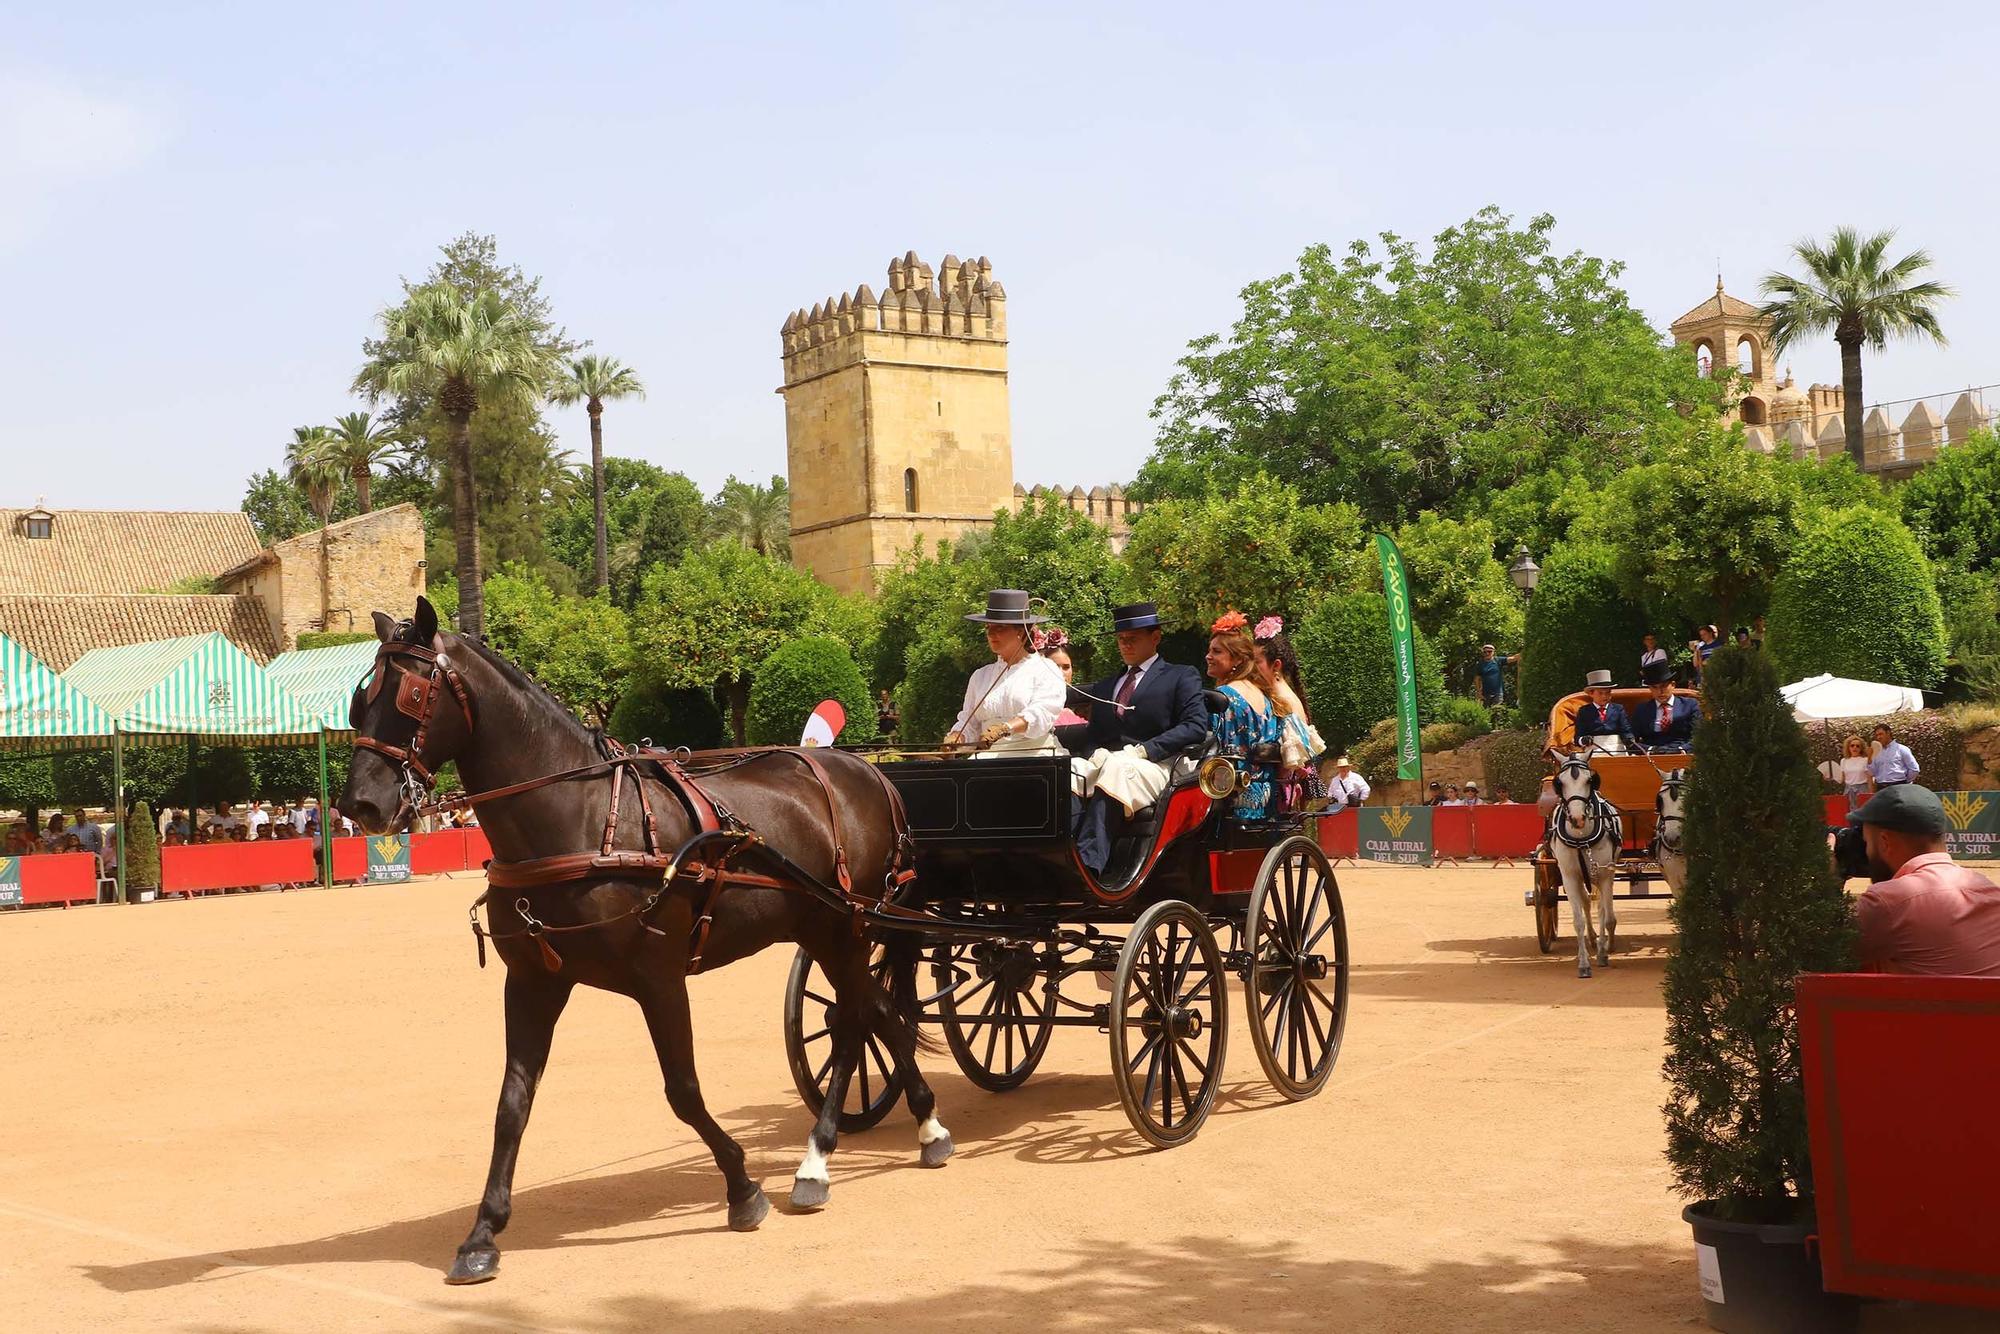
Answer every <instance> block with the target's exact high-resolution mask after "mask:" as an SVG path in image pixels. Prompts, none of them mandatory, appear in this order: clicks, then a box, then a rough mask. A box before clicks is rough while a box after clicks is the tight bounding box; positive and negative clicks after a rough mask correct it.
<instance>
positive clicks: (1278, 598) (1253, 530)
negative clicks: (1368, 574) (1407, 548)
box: [1125, 472, 1366, 629]
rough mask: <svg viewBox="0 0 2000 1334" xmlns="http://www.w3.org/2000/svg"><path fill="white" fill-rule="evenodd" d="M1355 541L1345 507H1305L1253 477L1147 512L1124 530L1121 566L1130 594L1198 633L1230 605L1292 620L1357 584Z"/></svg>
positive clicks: (1358, 543)
mask: <svg viewBox="0 0 2000 1334" xmlns="http://www.w3.org/2000/svg"><path fill="white" fill-rule="evenodd" d="M1362 539H1363V531H1362V527H1361V516H1360V514H1359V513H1358V512H1357V511H1356V509H1355V507H1354V506H1353V505H1351V504H1347V503H1344V502H1343V503H1338V504H1331V505H1309V504H1307V503H1305V502H1304V500H1303V499H1302V498H1301V497H1300V494H1299V491H1298V489H1297V488H1296V487H1294V486H1292V485H1291V484H1290V483H1288V482H1281V481H1278V480H1277V479H1275V478H1274V477H1272V476H1271V475H1270V474H1268V473H1263V472H1259V473H1255V474H1253V475H1251V476H1250V477H1248V478H1246V479H1245V480H1244V481H1243V482H1242V484H1241V485H1240V486H1237V487H1235V488H1233V489H1232V490H1230V491H1228V492H1227V493H1225V492H1222V491H1217V492H1216V493H1214V494H1212V495H1208V496H1205V497H1202V498H1200V499H1195V500H1164V501H1160V502H1159V503H1157V504H1154V505H1152V506H1150V507H1149V508H1147V509H1146V510H1145V512H1143V513H1142V514H1140V516H1139V517H1138V519H1137V520H1135V521H1134V522H1133V524H1132V536H1131V540H1130V541H1129V542H1127V543H1126V546H1125V564H1126V568H1127V570H1128V571H1129V572H1130V581H1129V582H1130V590H1131V592H1132V593H1133V594H1134V596H1137V597H1143V598H1145V599H1147V600H1149V601H1153V602H1157V603H1158V604H1159V607H1160V616H1161V619H1162V620H1164V621H1166V622H1167V623H1168V624H1170V625H1173V626H1176V627H1182V628H1200V629H1206V628H1207V627H1208V626H1209V625H1211V624H1213V623H1214V621H1215V618H1216V617H1217V616H1220V615H1221V614H1222V613H1223V612H1225V611H1227V610H1229V609H1231V608H1235V609H1237V610H1239V611H1241V612H1243V613H1244V614H1245V615H1246V616H1250V617H1252V618H1256V617H1259V616H1263V615H1269V614H1273V613H1276V614H1279V615H1284V616H1286V617H1287V618H1289V619H1291V620H1296V619H1298V618H1299V617H1301V616H1303V615H1305V614H1306V613H1307V612H1308V611H1310V610H1311V608H1312V607H1313V606H1314V605H1315V604H1316V603H1317V602H1318V601H1319V600H1320V599H1321V598H1323V597H1325V596H1326V595H1327V594H1329V593H1333V592H1337V591H1339V590H1341V589H1343V588H1346V587H1350V586H1353V585H1355V584H1356V583H1357V581H1358V580H1359V579H1360V578H1361V573H1362V571H1363V570H1364V569H1365V568H1366V567H1365V565H1364V563H1363V562H1364V556H1363V549H1362Z"/></svg>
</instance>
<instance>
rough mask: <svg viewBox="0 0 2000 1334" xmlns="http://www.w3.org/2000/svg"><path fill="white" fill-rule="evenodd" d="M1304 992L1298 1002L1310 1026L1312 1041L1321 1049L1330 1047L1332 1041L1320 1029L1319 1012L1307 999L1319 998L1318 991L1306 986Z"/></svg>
mask: <svg viewBox="0 0 2000 1334" xmlns="http://www.w3.org/2000/svg"><path fill="white" fill-rule="evenodd" d="M1305 990H1306V995H1305V996H1304V997H1301V998H1300V1000H1301V1002H1302V1005H1303V1013H1304V1014H1305V1017H1306V1019H1307V1021H1308V1022H1310V1023H1311V1024H1312V1031H1313V1041H1315V1042H1317V1043H1318V1044H1319V1045H1320V1046H1322V1047H1331V1046H1332V1045H1333V1042H1332V1040H1331V1039H1330V1038H1328V1037H1327V1035H1326V1030H1325V1029H1324V1028H1322V1027H1320V1022H1319V1010H1318V1008H1317V1007H1316V1006H1314V1005H1313V1003H1312V1000H1310V999H1308V998H1309V997H1317V996H1319V989H1318V988H1317V987H1314V986H1311V985H1310V984H1308V985H1307V987H1306V989H1305ZM1330 1003H1331V1002H1329V1004H1330Z"/></svg>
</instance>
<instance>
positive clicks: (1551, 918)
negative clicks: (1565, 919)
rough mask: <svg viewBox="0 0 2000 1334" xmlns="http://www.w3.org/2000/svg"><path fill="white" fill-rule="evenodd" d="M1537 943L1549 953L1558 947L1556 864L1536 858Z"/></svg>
mask: <svg viewBox="0 0 2000 1334" xmlns="http://www.w3.org/2000/svg"><path fill="white" fill-rule="evenodd" d="M1535 943H1536V944H1537V945H1539V946H1541V948H1542V953H1544V954H1547V953H1548V952H1549V951H1551V950H1553V949H1554V948H1555V947H1556V864H1555V863H1554V862H1552V861H1543V860H1542V859H1540V858H1536V859H1535Z"/></svg>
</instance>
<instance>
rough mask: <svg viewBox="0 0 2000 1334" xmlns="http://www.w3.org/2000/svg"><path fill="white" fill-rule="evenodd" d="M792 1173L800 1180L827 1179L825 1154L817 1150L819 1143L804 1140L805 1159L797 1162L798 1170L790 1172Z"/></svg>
mask: <svg viewBox="0 0 2000 1334" xmlns="http://www.w3.org/2000/svg"><path fill="white" fill-rule="evenodd" d="M792 1175H793V1176H795V1177H797V1178H798V1179H799V1180H800V1181H821V1182H823V1181H826V1180H827V1175H826V1155H825V1154H823V1153H821V1152H820V1151H819V1145H817V1144H814V1143H813V1142H812V1141H811V1140H807V1141H806V1156H805V1161H804V1162H802V1163H800V1164H799V1170H798V1171H796V1172H794V1173H792Z"/></svg>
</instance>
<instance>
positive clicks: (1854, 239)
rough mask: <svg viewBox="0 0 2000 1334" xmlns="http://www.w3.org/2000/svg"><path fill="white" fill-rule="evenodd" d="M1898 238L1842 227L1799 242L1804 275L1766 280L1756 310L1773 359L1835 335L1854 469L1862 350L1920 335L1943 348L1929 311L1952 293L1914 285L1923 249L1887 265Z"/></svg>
mask: <svg viewBox="0 0 2000 1334" xmlns="http://www.w3.org/2000/svg"><path fill="white" fill-rule="evenodd" d="M1895 239H1896V234H1895V233H1894V232H1876V233H1875V234H1874V235H1873V236H1867V237H1864V236H1862V235H1861V233H1860V232H1858V231H1856V230H1855V229H1854V228H1852V227H1841V228H1837V229H1836V230H1835V231H1834V233H1833V240H1832V242H1831V243H1830V244H1828V245H1826V246H1821V245H1820V244H1819V243H1818V242H1815V241H1811V240H1805V241H1800V242H1799V243H1798V244H1797V245H1795V246H1793V247H1792V253H1793V254H1794V255H1795V256H1797V257H1798V260H1799V262H1800V263H1801V264H1803V265H1805V270H1806V272H1805V276H1804V277H1803V278H1794V277H1792V276H1791V275H1790V274H1786V273H1772V274H1769V275H1767V276H1766V277H1765V279H1764V295H1766V296H1768V297H1771V298H1773V300H1771V301H1769V302H1766V303H1765V305H1764V307H1763V308H1762V309H1761V310H1760V311H1758V314H1760V315H1762V316H1763V317H1764V318H1766V319H1768V320H1770V321H1771V355H1772V356H1773V357H1777V356H1780V355H1782V354H1783V353H1784V352H1785V350H1786V349H1787V348H1790V347H1792V346H1793V345H1794V344H1796V343H1799V342H1801V341H1803V340H1804V339H1806V338H1809V337H1811V336H1812V335H1814V334H1821V333H1826V332H1827V331H1828V330H1831V331H1832V332H1833V341H1834V342H1836V343H1838V344H1840V388H1841V394H1842V396H1843V398H1844V399H1845V400H1846V401H1845V403H1844V405H1843V406H1844V408H1845V411H1844V413H1843V417H1844V422H1845V425H1846V428H1847V452H1848V454H1849V455H1850V456H1851V457H1852V458H1853V459H1854V463H1855V466H1856V467H1859V466H1860V465H1861V463H1862V461H1863V460H1862V440H1861V348H1862V345H1863V344H1866V345H1867V346H1868V347H1869V348H1870V349H1871V350H1874V351H1880V350H1881V349H1882V348H1883V347H1884V346H1885V345H1886V344H1887V343H1888V341H1889V340H1890V339H1891V338H1915V337H1918V336H1920V335H1921V336H1924V337H1928V338H1930V339H1932V340H1933V341H1935V342H1938V343H1943V342H1944V341H1945V337H1944V331H1943V330H1942V329H1940V328H1939V327H1938V319H1937V312H1936V311H1935V310H1934V309H1933V308H1932V307H1933V306H1934V305H1935V303H1937V302H1939V301H1944V300H1947V299H1949V298H1950V297H1951V296H1952V295H1953V293H1952V290H1951V288H1949V287H1947V286H1945V285H1944V284H1943V283H1940V282H1932V281H1928V280H1927V281H1924V282H1912V281H1911V280H1912V279H1913V278H1915V277H1916V276H1917V275H1918V274H1919V273H1921V272H1922V271H1923V270H1925V269H1927V268H1929V267H1930V266H1931V257H1930V255H1929V253H1928V252H1926V251H1922V250H1912V251H1911V252H1910V253H1909V254H1907V255H1905V256H1903V257H1902V258H1901V259H1899V260H1897V261H1896V262H1895V263H1893V264H1891V263H1887V262H1885V259H1884V256H1885V254H1886V253H1887V251H1888V249H1889V244H1890V242H1892V241H1894V240H1895Z"/></svg>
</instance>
